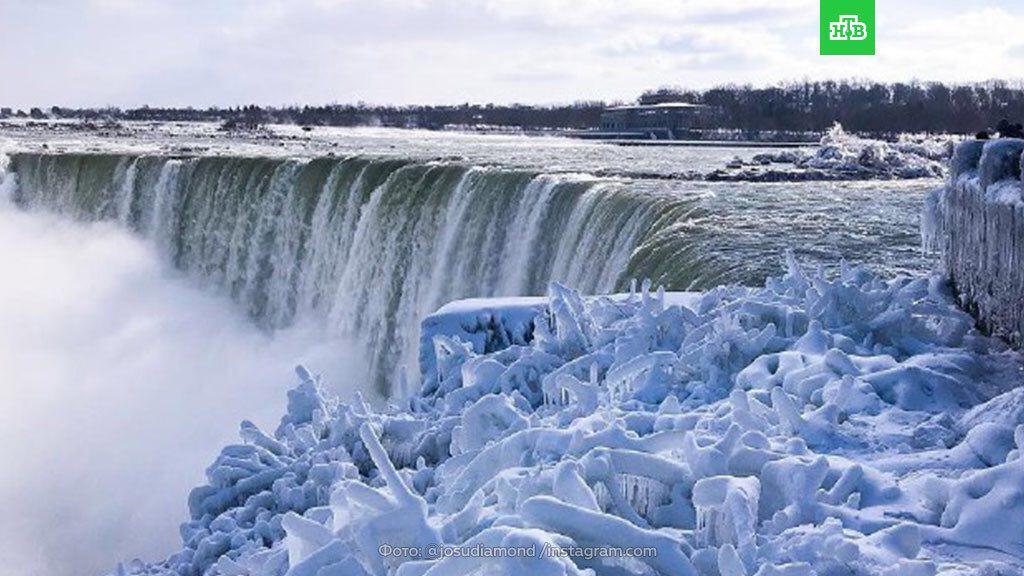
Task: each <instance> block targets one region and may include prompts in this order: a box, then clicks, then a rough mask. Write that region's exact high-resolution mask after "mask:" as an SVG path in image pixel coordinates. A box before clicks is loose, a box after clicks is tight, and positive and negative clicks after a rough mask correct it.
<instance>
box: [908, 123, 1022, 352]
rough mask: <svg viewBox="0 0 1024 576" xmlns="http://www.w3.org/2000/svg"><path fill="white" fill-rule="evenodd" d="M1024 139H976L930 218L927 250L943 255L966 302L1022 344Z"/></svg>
mask: <svg viewBox="0 0 1024 576" xmlns="http://www.w3.org/2000/svg"><path fill="white" fill-rule="evenodd" d="M1022 151H1024V140H1018V139H1013V138H1004V139H999V140H989V141H980V140H971V141H967V142H963V143H961V144H960V145H959V146H958V147H957V149H956V152H955V153H954V155H953V160H952V163H951V170H950V178H949V181H948V182H947V183H946V184H945V185H944V186H943V187H942V188H939V189H937V190H935V191H933V192H932V193H931V195H930V196H929V197H928V199H927V201H926V205H925V209H924V213H923V215H922V234H923V241H924V245H925V247H926V248H928V249H931V250H934V251H937V252H940V253H941V255H942V263H943V268H944V269H945V271H946V273H947V274H948V275H949V277H950V278H951V280H952V281H953V283H954V285H955V286H956V288H957V291H958V293H959V295H960V298H961V299H962V302H963V303H964V305H965V306H966V307H967V308H968V310H970V311H971V312H972V313H974V314H975V315H976V316H977V318H978V319H979V320H980V321H981V323H982V324H983V325H984V326H985V327H986V328H988V329H989V330H991V331H992V332H994V333H996V334H998V335H1000V336H1003V337H1005V338H1006V339H1008V340H1009V341H1011V342H1013V343H1015V344H1018V345H1019V344H1021V343H1022V337H1021V335H1022V334H1024V306H1021V302H1022V300H1024V182H1021V153H1022Z"/></svg>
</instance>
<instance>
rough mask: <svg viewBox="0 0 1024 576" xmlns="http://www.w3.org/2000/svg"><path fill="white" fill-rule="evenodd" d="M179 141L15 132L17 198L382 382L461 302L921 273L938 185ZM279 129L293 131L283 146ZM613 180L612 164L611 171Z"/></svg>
mask: <svg viewBox="0 0 1024 576" xmlns="http://www.w3.org/2000/svg"><path fill="white" fill-rule="evenodd" d="M278 137H279V140H277V141H273V140H272V141H271V142H270V143H264V142H255V143H253V142H244V143H235V144H233V143H231V142H228V143H227V144H225V143H224V140H225V139H224V138H218V137H211V139H210V140H209V142H212V143H213V144H215V145H216V146H219V148H216V147H214V148H213V149H211V146H212V145H211V144H209V142H208V143H207V145H204V146H202V147H200V146H196V145H194V144H190V145H189V146H187V147H185V146H180V145H179V146H178V147H177V148H176V149H173V150H169V149H168V148H167V147H164V148H157V149H139V147H138V146H136V147H134V148H133V147H132V146H129V145H124V146H120V147H118V146H111V145H107V146H105V147H104V148H103V150H100V151H96V150H95V148H96V147H95V146H92V147H90V146H89V145H81V144H78V145H65V146H64V147H63V148H62V147H60V146H58V147H57V149H56V150H55V149H54V148H50V147H48V149H46V150H40V149H39V147H38V146H37V145H34V144H37V143H32V142H29V143H22V144H21V145H20V147H19V145H17V144H16V145H14V146H13V148H14V151H12V152H10V153H9V160H10V161H9V167H8V171H9V172H11V173H13V174H14V175H16V186H15V190H14V192H13V198H14V200H15V202H16V203H17V204H18V205H19V206H21V207H23V208H25V209H28V210H45V211H55V212H58V213H61V214H63V215H66V216H69V217H71V218H74V219H77V220H85V221H98V220H109V221H116V222H119V223H121V224H122V225H123V226H124V227H126V228H128V229H130V230H132V231H134V232H136V233H137V234H139V235H141V236H143V237H145V238H146V239H148V240H149V241H150V242H151V243H152V244H153V245H155V246H156V247H157V250H158V252H159V253H160V254H161V255H162V256H163V257H164V258H165V259H166V260H167V261H168V262H170V263H171V264H173V265H174V266H175V267H176V268H178V269H180V270H182V271H184V272H185V273H186V274H187V275H188V276H190V277H191V278H192V280H193V281H194V282H195V283H197V284H199V285H201V286H204V287H207V288H209V289H210V290H214V291H219V292H223V293H225V294H227V295H229V296H230V298H231V299H233V300H234V301H235V302H237V303H238V304H239V305H240V306H242V307H243V308H244V310H245V311H246V312H247V313H248V315H249V316H250V318H251V319H252V320H253V321H254V322H255V323H257V324H258V325H259V326H261V327H265V328H267V329H279V328H284V327H287V326H290V325H292V324H294V323H295V322H296V321H297V320H300V319H302V320H307V319H311V318H312V319H316V320H317V321H319V322H323V323H324V324H325V325H326V326H327V327H329V329H330V330H331V331H334V332H335V333H337V334H339V335H344V336H349V337H354V338H355V339H356V340H357V341H358V342H360V344H361V345H362V346H364V347H365V349H366V354H365V356H366V358H368V362H369V371H370V374H369V377H370V378H371V379H372V380H373V381H374V382H376V383H377V385H378V386H380V387H381V388H382V389H386V388H387V383H388V382H396V381H397V377H398V374H399V372H400V371H402V370H403V369H404V370H407V371H412V370H415V365H416V354H417V350H416V347H417V344H418V334H417V332H418V324H419V321H420V319H421V318H422V317H423V316H424V315H425V314H428V313H430V312H431V311H433V310H435V309H436V308H437V307H439V306H440V305H442V304H444V303H445V302H447V301H450V300H452V299H455V298H461V297H469V296H501V295H530V294H543V293H544V292H545V290H546V287H547V284H548V283H549V282H551V281H559V282H564V283H566V284H568V285H570V286H573V287H576V288H579V289H581V290H583V291H585V292H588V293H601V292H610V291H613V290H617V289H622V288H623V287H625V286H628V284H629V281H630V280H631V279H632V278H651V279H652V280H654V281H655V282H656V283H660V284H663V285H665V286H666V287H667V288H669V289H680V290H685V289H702V288H708V287H711V286H714V285H717V284H720V283H723V282H739V283H759V282H761V281H762V280H763V278H764V277H765V276H766V275H768V274H773V273H777V272H778V270H779V262H780V259H781V256H782V253H783V251H784V250H786V249H787V248H792V249H794V250H795V251H796V253H797V255H798V256H799V257H800V258H801V259H803V260H805V261H811V262H818V263H822V264H824V265H834V264H836V263H837V262H838V261H839V260H840V259H842V258H847V259H849V260H851V261H854V262H866V263H869V264H871V265H873V266H874V267H875V268H876V269H878V270H881V271H883V272H888V273H901V272H920V271H924V270H927V269H928V268H929V267H930V266H931V263H930V261H929V259H928V258H927V257H926V256H924V255H923V254H922V253H921V252H920V250H919V248H918V244H919V240H918V238H919V235H918V222H917V218H918V216H917V214H918V212H919V206H920V203H921V199H922V197H923V193H924V192H925V191H927V190H928V189H930V188H932V187H934V186H935V182H933V181H912V182H891V183H888V182H887V183H878V182H869V183H863V182H861V183H834V182H833V183H782V184H755V183H707V182H700V181H691V180H683V179H675V178H674V176H675V175H678V174H680V173H684V172H687V171H693V170H696V171H701V170H705V171H706V170H707V169H710V168H714V167H717V166H719V165H721V164H724V163H725V162H727V161H728V160H729V159H730V158H731V157H732V156H733V155H735V154H741V155H742V154H750V152H744V151H741V150H729V149H723V150H703V149H685V148H659V149H647V148H644V149H636V148H617V147H614V146H607V145H600V144H593V143H584V142H574V141H567V140H562V139H554V138H533V139H531V138H525V137H519V138H509V137H494V138H492V139H490V140H488V138H490V137H486V136H473V137H467V136H465V135H444V134H427V135H424V134H423V133H415V132H413V133H403V132H398V131H373V132H366V131H334V132H330V133H328V136H323V135H321V136H319V139H317V138H311V139H310V141H309V142H306V143H302V142H298V143H296V142H295V141H294V139H293V140H288V139H287V138H285V137H284V136H282V135H279V136H278ZM273 142H277V144H280V145H279V146H275V145H273ZM597 174H599V175H597Z"/></svg>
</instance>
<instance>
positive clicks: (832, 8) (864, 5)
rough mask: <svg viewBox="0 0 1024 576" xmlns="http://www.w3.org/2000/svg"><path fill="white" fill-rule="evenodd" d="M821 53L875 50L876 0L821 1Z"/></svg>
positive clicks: (840, 53) (836, 53)
mask: <svg viewBox="0 0 1024 576" xmlns="http://www.w3.org/2000/svg"><path fill="white" fill-rule="evenodd" d="M820 1H821V10H820V11H819V18H820V20H819V21H820V23H821V28H820V31H821V32H820V39H821V40H820V42H821V54H823V55H828V56H831V55H835V56H841V55H861V56H869V55H871V54H874V53H875V34H876V32H877V30H875V0H820Z"/></svg>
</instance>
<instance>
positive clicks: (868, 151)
mask: <svg viewBox="0 0 1024 576" xmlns="http://www.w3.org/2000/svg"><path fill="white" fill-rule="evenodd" d="M951 147H952V141H950V140H948V139H945V138H941V137H916V138H915V137H912V136H910V135H906V134H904V135H901V137H900V139H899V140H898V141H896V142H885V141H881V140H873V139H870V138H861V137H858V136H855V135H853V134H849V133H847V132H845V131H844V130H843V127H842V126H840V125H839V124H838V123H837V124H835V125H834V126H833V127H832V128H831V129H829V130H828V131H827V132H826V133H825V134H824V135H823V136H822V137H821V141H820V142H819V145H818V147H817V148H815V149H811V148H798V149H795V150H784V151H781V152H767V153H762V154H757V155H755V156H754V157H753V159H752V160H751V161H749V162H746V161H743V160H742V159H739V158H737V159H736V160H734V161H733V162H732V163H731V164H730V165H729V166H728V167H727V169H724V170H717V171H714V172H711V173H710V174H708V176H707V179H709V180H729V181H732V180H739V181H755V182H776V181H804V180H891V179H912V178H938V177H941V176H942V175H943V174H944V172H945V169H944V163H945V161H946V159H947V158H949V155H950V153H951Z"/></svg>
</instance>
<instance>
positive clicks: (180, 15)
mask: <svg viewBox="0 0 1024 576" xmlns="http://www.w3.org/2000/svg"><path fill="white" fill-rule="evenodd" d="M817 4H818V3H817V1H816V0H779V1H777V2H772V3H765V2H763V0H732V1H730V2H720V1H717V0H703V1H701V0H676V1H671V0H664V1H658V0H588V1H579V0H572V1H571V0H471V1H456V0H376V1H374V0H295V1H284V0H265V1H262V2H244V1H242V0H222V1H218V2H200V1H198V0H185V1H180V2H174V3H167V2H156V1H137V2H130V1H128V0H92V1H90V2H83V1H71V0H69V1H66V2H51V3H45V4H43V3H32V2H24V1H21V2H19V1H10V0H8V2H6V3H4V4H3V6H2V7H0V42H2V43H3V44H2V47H0V69H3V70H4V71H5V78H4V82H3V83H0V104H3V105H14V106H27V105H32V104H34V105H46V104H56V103H60V104H70V105H103V104H117V105H138V104H142V103H152V104H169V105H183V104H194V105H209V104H222V105H232V104H241V103H248V102H259V103H267V104H281V103H297V102H332V101H340V102H346V101H355V100H360V99H361V100H365V101H370V102H381V103H384V102H396V103H414V102H424V103H437V102H463V101H498V102H507V101H525V102H554V101H571V100H575V99H582V98H605V99H628V98H633V97H635V96H636V94H637V93H639V92H640V91H642V90H644V89H646V88H649V87H653V86H658V85H664V84H677V85H686V86H692V87H706V86H710V85H714V84H720V83H726V82H758V83H761V82H775V81H779V80H786V79H794V78H803V77H810V78H819V77H820V78H824V77H828V78H837V77H851V76H857V77H868V78H878V79H885V80H895V79H903V80H906V79H910V78H920V79H932V78H936V79H943V80H975V79H984V78H1009V77H1016V70H1017V69H1019V68H1020V64H1021V61H1022V59H1024V54H1022V51H1021V50H1019V49H1018V50H1014V48H1015V47H1016V46H1017V45H1018V44H1021V43H1020V42H1017V41H1015V40H1013V38H1012V36H1013V35H1012V34H1006V33H1004V32H1002V31H1005V30H1012V29H1019V28H1020V24H1021V23H1022V19H1024V7H1021V6H1019V5H1018V3H1016V2H1013V1H1012V0H1002V1H1001V2H989V3H982V4H980V5H979V4H972V5H969V6H957V5H955V4H952V3H948V2H937V1H933V0H908V1H905V2H899V3H890V2H879V3H878V23H879V37H878V55H877V56H875V57H865V58H852V59H851V58H834V57H832V58H830V57H821V56H818V47H817V38H818V6H817Z"/></svg>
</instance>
